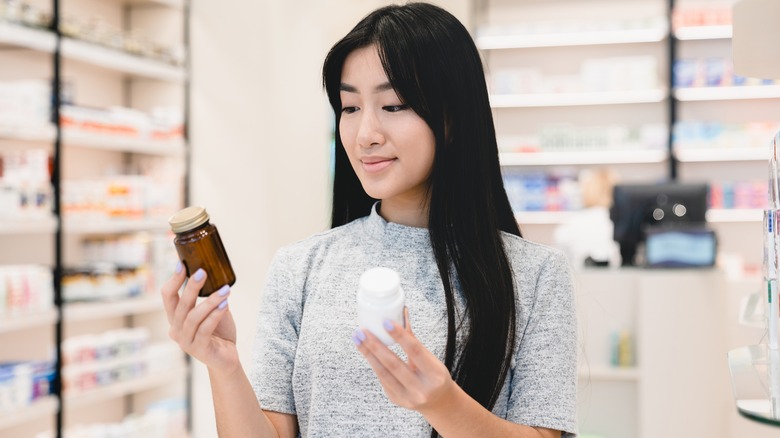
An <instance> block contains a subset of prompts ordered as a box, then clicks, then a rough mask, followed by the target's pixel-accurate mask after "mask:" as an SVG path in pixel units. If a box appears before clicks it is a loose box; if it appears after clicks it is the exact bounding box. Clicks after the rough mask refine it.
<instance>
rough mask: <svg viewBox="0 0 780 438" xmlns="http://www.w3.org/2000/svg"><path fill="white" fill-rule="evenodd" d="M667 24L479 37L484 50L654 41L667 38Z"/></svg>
mask: <svg viewBox="0 0 780 438" xmlns="http://www.w3.org/2000/svg"><path fill="white" fill-rule="evenodd" d="M667 32H668V29H667V28H666V27H657V28H647V29H623V30H612V31H609V30H605V31H592V32H560V33H545V34H524V35H523V34H520V35H483V36H480V37H478V38H477V47H479V48H480V49H482V50H496V49H523V48H533V47H567V46H598V45H608V44H634V43H655V42H660V41H663V40H664V39H665V38H666V34H667Z"/></svg>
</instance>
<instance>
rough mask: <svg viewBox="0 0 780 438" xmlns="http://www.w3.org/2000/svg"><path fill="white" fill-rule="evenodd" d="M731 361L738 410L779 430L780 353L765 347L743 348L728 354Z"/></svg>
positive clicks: (732, 380)
mask: <svg viewBox="0 0 780 438" xmlns="http://www.w3.org/2000/svg"><path fill="white" fill-rule="evenodd" d="M728 362H729V372H730V373H731V385H732V389H733V390H734V400H735V402H736V405H737V411H739V413H740V414H741V415H742V416H744V417H746V418H749V419H751V420H754V421H758V422H761V423H765V424H769V425H773V426H777V427H780V350H770V349H769V348H767V346H766V345H765V344H759V345H750V346H747V347H740V348H736V349H734V350H731V351H729V354H728Z"/></svg>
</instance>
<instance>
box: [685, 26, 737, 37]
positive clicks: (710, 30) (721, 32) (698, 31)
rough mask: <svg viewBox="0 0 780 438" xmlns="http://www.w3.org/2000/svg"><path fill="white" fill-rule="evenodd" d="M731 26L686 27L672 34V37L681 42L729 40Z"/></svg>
mask: <svg viewBox="0 0 780 438" xmlns="http://www.w3.org/2000/svg"><path fill="white" fill-rule="evenodd" d="M731 33H732V28H731V25H722V26H687V27H681V28H679V29H677V30H676V31H675V32H674V37H675V38H677V39H678V40H681V41H691V40H723V39H729V38H731Z"/></svg>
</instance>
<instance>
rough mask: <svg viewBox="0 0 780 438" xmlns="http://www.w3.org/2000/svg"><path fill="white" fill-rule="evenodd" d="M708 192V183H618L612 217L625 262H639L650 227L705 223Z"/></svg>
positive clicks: (677, 226) (615, 237)
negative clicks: (636, 258) (640, 249)
mask: <svg viewBox="0 0 780 438" xmlns="http://www.w3.org/2000/svg"><path fill="white" fill-rule="evenodd" d="M707 194H708V186H707V184H706V183H681V182H666V183H657V184H618V185H616V186H615V187H614V189H613V199H612V207H611V208H610V212H609V216H610V219H612V222H613V223H614V226H615V227H614V230H615V231H614V239H615V241H616V242H617V243H618V244H619V245H620V255H621V257H622V264H623V265H624V266H625V265H634V264H635V263H634V259H635V256H636V252H637V248H638V247H639V244H640V243H642V242H643V241H644V240H645V237H646V233H647V230H648V229H650V228H656V227H659V228H660V227H668V228H680V229H684V228H691V227H697V226H702V225H703V224H704V223H705V222H706V219H705V214H706V212H707Z"/></svg>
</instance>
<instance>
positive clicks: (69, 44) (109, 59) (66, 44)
mask: <svg viewBox="0 0 780 438" xmlns="http://www.w3.org/2000/svg"><path fill="white" fill-rule="evenodd" d="M61 44H62V45H61V48H60V51H61V53H62V56H63V57H65V58H67V59H72V60H76V61H82V62H86V63H88V64H92V65H96V66H99V67H103V68H106V69H109V70H114V71H118V72H121V73H125V74H128V75H131V76H138V77H143V78H147V79H158V80H163V81H170V82H183V81H184V77H185V73H184V69H183V68H181V67H176V66H173V65H170V64H166V63H164V62H161V61H157V60H154V59H146V58H143V57H140V56H136V55H132V54H129V53H124V52H121V51H119V50H116V49H112V48H109V47H103V46H100V45H98V44H94V43H90V42H86V41H79V40H75V39H72V38H63V39H62V42H61Z"/></svg>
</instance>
